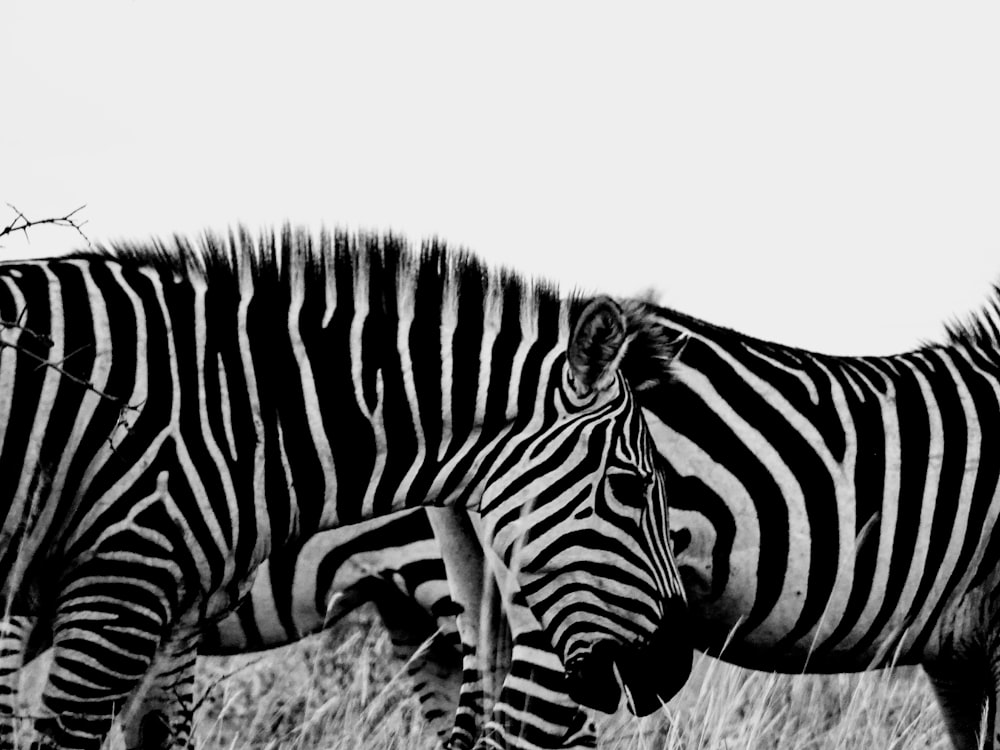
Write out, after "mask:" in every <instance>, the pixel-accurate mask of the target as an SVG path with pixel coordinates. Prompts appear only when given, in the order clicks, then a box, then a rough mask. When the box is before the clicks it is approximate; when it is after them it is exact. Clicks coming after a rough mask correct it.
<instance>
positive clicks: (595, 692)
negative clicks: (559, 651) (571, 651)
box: [566, 604, 694, 716]
mask: <svg viewBox="0 0 1000 750" xmlns="http://www.w3.org/2000/svg"><path fill="white" fill-rule="evenodd" d="M679 609H680V610H682V611H676V612H674V613H673V614H672V616H670V617H668V618H667V619H665V621H664V624H663V625H661V626H660V627H659V628H658V629H657V631H656V633H654V635H653V637H652V638H651V639H650V640H649V641H648V642H646V643H645V644H643V645H642V646H630V645H625V644H621V643H618V642H616V641H612V640H601V641H598V642H597V643H596V644H594V646H593V648H592V649H591V650H590V651H588V652H586V653H583V654H579V655H577V656H574V657H572V658H571V659H568V660H567V661H566V692H567V693H569V696H570V697H571V698H572V699H573V700H575V701H576V702H577V703H579V704H581V705H583V706H587V707H588V708H593V709H595V710H597V711H602V712H604V713H614V712H615V711H617V710H618V705H619V704H620V703H621V698H622V692H623V691H624V692H625V697H626V705H627V706H628V709H629V711H630V712H631V713H632V714H633V715H635V716H648V715H649V714H651V713H653V712H654V711H658V710H659V709H660V707H661V706H663V704H665V703H666V702H667V701H669V700H670V699H671V698H673V697H674V696H675V695H676V694H677V693H678V692H679V691H680V689H681V688H682V687H684V683H685V682H687V678H688V676H689V675H690V674H691V663H692V658H693V653H694V651H693V648H692V646H691V637H690V632H689V631H688V625H687V610H686V607H685V606H684V605H683V604H680V607H679Z"/></svg>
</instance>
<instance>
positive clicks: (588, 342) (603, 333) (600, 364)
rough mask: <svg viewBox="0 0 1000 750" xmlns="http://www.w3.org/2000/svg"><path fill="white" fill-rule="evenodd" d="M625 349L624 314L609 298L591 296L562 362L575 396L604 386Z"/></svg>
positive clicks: (574, 329)
mask: <svg viewBox="0 0 1000 750" xmlns="http://www.w3.org/2000/svg"><path fill="white" fill-rule="evenodd" d="M626 348H627V340H626V335H625V316H624V315H623V314H622V310H621V308H620V307H619V306H618V303H616V302H615V301H614V300H612V299H611V298H610V297H597V298H595V299H593V300H592V301H591V302H590V303H589V304H588V305H587V306H586V307H585V308H584V310H583V312H582V313H581V314H580V317H579V319H578V320H577V321H576V325H575V326H574V327H573V335H572V336H571V337H570V340H569V349H568V351H567V353H566V362H567V364H568V366H569V371H570V374H571V375H572V381H573V386H574V388H575V390H576V392H577V395H579V396H585V395H587V394H588V393H590V392H592V391H595V390H603V389H604V388H607V387H608V386H609V385H610V384H611V381H612V379H613V378H614V376H615V373H616V372H617V371H618V366H619V364H620V363H621V359H622V356H623V355H624V354H625V349H626Z"/></svg>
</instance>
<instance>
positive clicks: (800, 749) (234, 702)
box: [119, 611, 950, 750]
mask: <svg viewBox="0 0 1000 750" xmlns="http://www.w3.org/2000/svg"><path fill="white" fill-rule="evenodd" d="M389 653H390V647H389V642H388V639H387V638H386V636H385V633H384V631H383V630H382V628H381V626H380V625H379V624H378V623H377V621H375V619H374V618H373V616H372V615H371V613H369V612H367V611H362V613H360V614H359V615H357V616H355V617H352V618H350V619H349V620H348V621H347V622H344V623H342V624H341V625H340V626H338V628H337V629H336V630H335V631H334V632H332V633H330V634H326V635H323V636H320V637H313V638H308V639H306V640H304V641H302V642H301V643H299V644H296V645H294V646H290V647H288V648H284V649H278V650H275V651H272V652H269V653H265V654H262V655H256V656H252V657H237V658H231V659H206V660H203V664H202V670H201V681H202V685H201V688H202V690H203V692H204V694H205V698H204V701H203V704H202V706H201V709H200V711H199V712H198V726H197V730H196V732H197V737H198V739H199V743H200V746H201V747H203V748H205V750H241V749H244V748H246V749H248V750H249V749H250V748H253V749H254V750H264V749H265V748H267V749H268V750H271V749H274V750H277V749H278V748H281V749H282V750H285V749H286V748H287V750H321V749H322V750H348V748H350V749H351V750H353V749H354V748H365V749H366V750H396V749H398V750H404V749H406V750H410V749H411V748H412V749H414V750H432V748H435V747H436V743H435V740H434V737H433V736H432V735H431V733H430V732H428V731H427V730H426V729H425V727H424V723H423V720H422V718H421V716H420V713H419V710H418V708H417V704H416V701H415V700H414V699H413V698H412V696H411V695H410V693H409V688H408V685H407V683H406V680H405V679H404V678H402V677H401V676H400V674H399V673H400V668H399V665H398V664H396V663H395V662H392V661H391V660H390V658H389ZM601 736H602V744H601V748H602V750H681V749H682V748H683V749H684V750H745V749H749V748H782V749H784V748H793V749H794V750H870V749H871V748H877V750H897V749H898V750H902V749H903V748H905V749H906V750H921V749H923V748H935V750H947V748H949V747H950V745H949V744H948V741H947V739H946V737H945V733H944V728H943V724H942V722H941V719H940V716H939V714H938V710H937V707H936V706H935V705H934V701H933V698H932V696H931V692H930V689H929V687H928V686H927V683H926V680H925V678H924V676H923V675H922V674H921V673H920V672H919V671H917V670H897V671H896V672H894V673H888V672H877V673H870V674H866V675H832V676H785V675H770V674H766V673H762V672H749V671H746V670H741V669H738V668H735V667H731V666H729V665H726V664H722V663H720V662H716V661H713V660H710V659H707V658H703V659H701V660H700V662H699V663H698V664H697V666H696V669H695V674H694V675H693V676H692V679H691V681H690V682H689V684H688V685H687V687H685V689H684V691H682V693H681V695H679V696H678V697H677V698H675V699H674V700H673V701H672V702H671V703H670V705H669V706H668V707H667V708H666V709H665V710H664V711H663V712H662V713H661V714H659V715H656V716H653V717H649V718H646V719H642V720H637V719H634V718H632V717H631V716H629V715H628V714H625V713H621V714H618V715H616V716H613V717H608V718H607V719H606V720H604V721H603V722H602V735H601ZM119 746H120V745H119Z"/></svg>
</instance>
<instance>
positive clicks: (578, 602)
mask: <svg viewBox="0 0 1000 750" xmlns="http://www.w3.org/2000/svg"><path fill="white" fill-rule="evenodd" d="M571 367H572V364H566V365H564V372H563V374H562V377H561V378H560V381H559V383H560V388H559V391H558V393H557V394H556V397H555V399H554V408H555V410H556V414H557V417H556V418H555V419H554V420H553V421H552V422H551V423H549V424H548V425H547V426H546V427H544V428H543V429H542V430H541V431H540V432H539V434H538V435H537V436H536V437H535V440H536V441H537V445H536V447H535V448H534V449H532V450H528V451H525V452H524V454H523V456H524V457H523V459H522V461H521V462H520V464H519V465H518V466H517V467H516V470H514V471H510V472H509V473H507V474H504V475H501V476H499V477H495V478H493V481H492V482H491V483H490V485H489V487H488V489H487V490H486V491H485V493H484V495H483V499H482V504H481V506H480V512H481V514H482V517H483V520H484V527H485V529H486V537H487V538H488V539H490V540H491V545H492V548H493V552H494V553H495V554H496V555H497V557H498V558H499V559H500V560H501V561H503V563H504V564H505V565H506V566H507V567H508V569H510V570H511V571H512V572H513V573H514V574H515V575H516V577H517V580H518V584H519V586H520V589H521V592H522V594H523V595H524V597H525V600H526V601H527V603H528V605H529V607H530V608H531V610H532V612H533V614H534V616H535V617H536V618H537V619H538V621H539V622H541V623H542V626H543V628H544V629H545V631H546V634H547V635H548V637H549V638H550V640H551V642H552V643H553V645H554V646H555V649H556V652H557V653H558V654H560V655H561V657H562V659H563V661H564V663H565V664H567V665H570V664H575V665H576V668H577V674H579V675H589V674H591V673H595V674H596V673H604V672H607V671H608V670H607V667H608V666H609V665H611V664H612V663H615V662H618V663H621V664H626V665H627V664H636V663H640V661H641V658H642V656H641V655H642V654H643V653H644V652H645V649H646V648H647V646H648V644H653V643H659V642H660V641H662V640H663V638H664V636H663V633H664V628H665V627H666V629H667V631H668V632H671V633H673V632H676V633H680V632H681V630H680V629H676V630H674V629H673V624H672V623H666V622H665V619H664V618H665V615H666V612H667V611H668V610H669V611H670V612H671V614H672V615H675V616H676V613H677V612H683V610H684V608H685V606H684V594H683V589H682V588H681V586H680V579H679V576H678V573H677V569H676V567H675V565H674V561H673V556H672V552H671V546H670V543H669V533H668V525H667V516H666V508H667V505H666V497H665V491H664V485H663V481H662V479H661V477H660V476H659V474H658V473H657V471H656V464H655V456H654V453H653V451H654V444H653V442H652V440H651V438H650V435H649V433H648V430H647V428H646V424H645V421H644V419H643V417H642V414H641V412H640V410H639V408H638V405H637V403H636V402H635V400H634V398H633V394H632V392H631V390H630V388H629V386H628V384H627V382H626V381H625V379H624V377H623V376H622V375H621V374H620V373H618V374H616V375H615V376H614V377H613V378H612V379H611V380H610V381H609V382H608V384H607V385H606V386H604V387H603V388H602V389H600V390H592V391H590V392H586V391H585V389H581V388H580V387H579V381H578V380H576V379H575V378H574V377H573V376H572V373H571V372H569V370H570V368H571ZM678 619H682V618H680V617H679V618H678ZM668 640H669V639H668ZM599 644H605V645H603V646H599ZM657 647H658V648H659V649H660V650H661V651H662V650H663V647H662V644H660V645H659V646H657ZM670 647H671V649H675V650H676V653H673V652H672V653H671V654H670V655H669V656H668V657H667V658H666V659H665V660H664V661H663V662H662V663H663V664H664V665H665V666H666V667H667V669H666V670H664V671H665V673H666V674H671V680H670V682H671V685H672V686H671V687H670V688H666V689H659V688H654V689H653V690H652V692H650V691H649V686H648V680H647V679H646V676H645V675H640V674H639V671H638V670H635V669H631V670H630V669H626V670H624V672H623V674H625V675H626V677H627V680H631V681H632V682H633V684H631V685H627V686H628V687H629V689H630V691H631V692H632V693H633V694H634V695H635V696H638V700H637V702H636V703H635V704H634V705H635V706H641V710H643V711H645V712H648V711H649V710H651V709H652V708H655V707H656V706H658V705H659V702H660V701H662V700H666V699H669V697H671V696H672V695H673V692H676V690H677V689H679V687H680V686H681V685H682V684H683V682H684V680H685V679H686V676H687V674H688V671H689V669H690V647H689V646H688V639H687V638H686V636H685V637H683V638H681V639H678V638H674V639H673V640H671V641H670ZM588 662H593V663H594V664H597V665H598V666H597V667H596V668H595V669H589V670H588V669H587V668H586V667H585V666H584V665H586V664H587V663H588ZM675 667H676V668H675ZM672 670H673V671H672ZM572 676H573V673H572V670H571V671H570V677H571V678H572ZM606 678H607V675H605V676H604V677H601V678H600V679H601V680H602V681H604V683H605V684H603V685H602V686H601V689H600V691H599V692H600V694H597V693H595V692H594V691H592V690H587V689H582V690H577V692H576V695H575V697H576V698H577V699H578V700H580V702H581V703H584V704H586V705H590V706H592V707H594V708H598V709H602V710H613V709H614V708H615V707H616V706H617V701H618V695H619V689H618V687H617V686H616V685H615V684H614V683H613V682H607V680H606ZM640 678H641V679H640ZM586 679H587V680H589V677H588V678H586ZM595 679H597V678H595ZM608 696H612V697H613V701H614V705H611V698H609V697H608Z"/></svg>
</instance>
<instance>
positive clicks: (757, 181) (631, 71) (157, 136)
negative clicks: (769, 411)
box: [0, 0, 1000, 353]
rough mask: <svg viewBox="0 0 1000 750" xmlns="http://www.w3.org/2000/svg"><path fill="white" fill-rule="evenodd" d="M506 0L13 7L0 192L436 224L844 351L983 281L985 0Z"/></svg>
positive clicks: (221, 222) (364, 222)
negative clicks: (489, 4) (492, 2)
mask: <svg viewBox="0 0 1000 750" xmlns="http://www.w3.org/2000/svg"><path fill="white" fill-rule="evenodd" d="M333 6H335V8H334V7H333ZM497 7H498V8H499V7H502V10H500V9H497V10H484V9H482V8H484V5H482V4H472V3H447V4H444V3H436V2H423V1H422V2H418V3H398V4H397V3H388V2H365V3H361V2H355V3H350V4H349V5H348V4H339V3H323V4H320V3H316V4H296V3H289V2H285V3H274V2H272V3H264V4H258V3H251V2H238V3H236V2H233V3H222V2H211V3H205V2H171V3H150V2H95V1H94V0H91V1H90V2H87V3H80V2H65V3H57V2H23V1H22V0H8V2H5V3H4V8H3V11H2V12H0V201H10V202H12V203H15V204H16V205H17V206H18V208H20V209H22V210H23V211H25V212H26V213H28V214H29V216H41V215H44V214H50V213H58V212H61V211H66V210H69V209H70V208H73V207H76V206H77V205H79V204H81V203H86V204H87V206H88V207H87V209H86V218H87V219H88V220H89V224H88V226H87V232H88V234H89V235H90V237H91V238H92V239H94V240H102V239H112V238H119V237H145V236H148V235H150V234H156V233H159V234H164V233H171V232H174V231H182V232H197V231H200V230H201V229H203V228H207V227H211V228H216V229H224V228H225V227H227V226H228V225H230V224H232V223H234V222H237V221H244V222H247V223H248V224H249V225H251V226H252V227H258V226H263V225H268V224H273V223H279V222H281V221H283V220H285V219H290V220H292V221H293V222H304V223H307V224H309V225H310V226H313V227H318V226H319V225H320V224H321V223H325V224H326V225H328V226H333V225H337V226H342V227H347V228H351V229H357V228H366V229H389V228H391V229H394V230H396V231H399V232H402V233H404V234H405V235H407V236H408V237H409V238H410V239H411V240H414V241H418V240H420V239H421V238H423V237H427V236H429V235H432V234H437V235H439V236H441V237H443V238H445V239H447V240H448V241H449V242H450V243H454V244H461V245H465V246H467V247H469V248H470V249H473V250H475V251H477V252H478V253H479V254H480V255H483V256H484V257H486V258H487V259H489V260H491V261H494V262H503V263H507V264H509V265H512V266H514V267H515V268H518V269H520V270H522V271H525V272H529V273H534V274H541V275H545V276H548V277H552V278H554V279H557V280H559V281H561V282H563V283H564V285H566V286H567V287H568V286H572V285H574V284H575V285H582V286H583V287H585V288H590V289H597V290H602V291H607V292H610V293H616V294H628V293H633V292H637V291H639V290H642V289H645V288H648V287H655V288H657V289H658V290H660V292H661V293H662V298H663V301H664V303H665V304H667V305H669V306H672V307H675V308H677V309H680V310H683V311H685V312H688V313H691V314H694V315H698V316H700V317H703V318H706V319H708V320H711V321H713V322H716V323H721V324H726V325H730V326H733V327H737V328H739V329H741V330H744V331H746V332H749V333H753V334H755V335H759V336H763V337H766V338H770V339H773V340H777V341H782V342H785V343H789V344H796V345H799V346H806V347H809V348H813V349H818V350H823V351H831V352H836V353H883V352H885V353H887V352H890V351H897V350H900V349H905V348H910V347H911V346H913V345H915V344H916V343H918V341H919V340H921V339H926V338H935V337H937V336H938V335H939V334H940V332H941V329H942V323H943V321H945V320H947V319H949V318H951V317H953V316H956V315H962V314H964V313H966V312H968V311H971V310H974V309H978V307H979V306H980V305H981V304H982V303H983V301H984V300H985V298H986V295H987V293H988V290H989V288H990V285H991V283H992V282H993V281H994V280H997V279H1000V44H998V43H997V40H998V39H1000V4H997V3H992V2H991V3H986V2H980V3H963V4H950V3H934V4H930V3H923V2H908V3H898V4H885V3H881V2H874V1H873V0H866V1H864V2H844V1H841V2H837V3H824V4H822V8H820V4H816V3H802V2H788V3H770V2H763V1H758V0H755V2H753V3H745V2H744V3H723V2H711V3H705V2H703V3H648V4H638V3H627V2H615V3H602V4H598V3H591V2H545V3H504V4H503V5H502V6H497ZM10 218H11V217H10V216H9V215H8V214H6V213H0V221H3V223H6V220H9V219H10ZM4 245H5V247H4V248H3V249H0V258H12V257H25V256H35V255H40V254H48V253H51V252H55V251H62V250H66V249H70V248H71V247H75V246H77V245H78V242H77V238H76V237H75V236H74V235H73V234H72V233H71V232H68V231H65V230H48V231H45V230H39V231H37V232H35V233H34V234H33V235H32V243H31V244H30V245H25V244H24V242H23V241H22V240H19V239H11V238H7V239H6V240H5V241H4Z"/></svg>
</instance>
